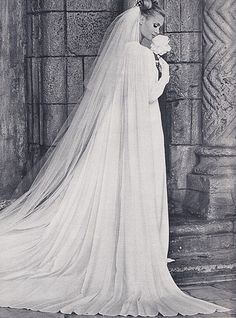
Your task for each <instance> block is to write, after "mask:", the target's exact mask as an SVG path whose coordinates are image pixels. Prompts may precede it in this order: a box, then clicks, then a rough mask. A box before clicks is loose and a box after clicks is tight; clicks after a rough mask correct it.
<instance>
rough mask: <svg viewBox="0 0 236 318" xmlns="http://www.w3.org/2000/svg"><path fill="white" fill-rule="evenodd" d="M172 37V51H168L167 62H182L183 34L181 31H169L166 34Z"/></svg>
mask: <svg viewBox="0 0 236 318" xmlns="http://www.w3.org/2000/svg"><path fill="white" fill-rule="evenodd" d="M166 35H168V36H169V38H170V42H169V43H170V46H171V51H170V52H168V53H167V55H166V60H167V62H180V59H181V55H180V54H181V42H180V39H181V34H180V33H168V34H166Z"/></svg>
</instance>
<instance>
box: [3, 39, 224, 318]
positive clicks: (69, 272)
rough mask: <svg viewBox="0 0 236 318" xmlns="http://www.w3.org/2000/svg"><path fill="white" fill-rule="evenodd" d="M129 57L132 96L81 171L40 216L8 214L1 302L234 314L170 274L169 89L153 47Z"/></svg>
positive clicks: (111, 114)
mask: <svg viewBox="0 0 236 318" xmlns="http://www.w3.org/2000/svg"><path fill="white" fill-rule="evenodd" d="M124 54H126V55H127V59H126V65H125V68H124V72H123V73H122V76H123V79H124V82H125V83H128V85H127V86H125V88H124V89H123V95H122V96H123V97H122V99H121V98H120V94H117V96H116V91H115V93H114V98H113V100H112V101H111V100H110V101H109V103H110V107H108V108H107V112H106V114H105V116H104V117H103V119H102V121H101V122H100V123H99V129H97V131H96V133H94V134H92V136H91V138H90V140H89V142H88V144H87V146H86V149H85V151H84V152H83V155H82V156H81V157H80V159H79V160H78V161H77V162H76V164H75V166H74V169H73V170H72V171H71V173H69V174H68V175H67V177H66V178H65V179H64V180H63V182H62V183H61V184H60V186H59V187H58V188H57V191H56V192H54V193H53V194H52V195H51V196H50V197H49V198H48V199H47V200H45V201H44V202H43V203H41V204H40V205H39V206H38V207H37V208H35V211H34V213H30V214H29V215H28V216H27V217H24V218H20V217H19V218H18V219H17V220H16V221H14V224H13V225H12V226H11V225H9V224H11V217H9V220H8V218H7V217H6V220H5V221H6V223H7V224H8V230H6V231H4V233H3V234H2V235H1V236H0V306H7V307H14V308H29V309H33V310H40V311H45V312H58V311H61V312H62V313H72V312H75V313H77V314H89V315H95V314H97V313H100V314H103V315H110V316H115V315H124V316H126V315H133V316H137V315H142V316H155V315H157V314H158V313H161V314H162V315H164V316H175V315H177V314H178V313H181V314H182V315H187V314H189V315H191V314H196V313H212V312H214V311H216V310H218V311H226V310H227V309H226V308H223V307H221V306H217V305H215V304H211V303H208V302H205V301H202V300H199V299H196V298H193V297H190V296H188V295H186V294H185V293H184V292H182V291H181V290H180V289H179V288H178V287H177V286H176V284H175V283H174V281H173V279H172V277H171V275H170V273H169V271H168V267H167V253H168V244H169V240H168V206H167V188H166V168H165V154H164V139H163V130H162V123H161V115H160V109H159V104H158V97H159V96H160V95H161V94H162V92H163V89H164V87H165V83H164V82H163V83H162V82H161V81H160V82H157V69H156V66H155V60H154V56H153V54H152V52H151V51H150V50H149V49H148V48H146V47H144V46H142V45H140V44H139V43H138V42H131V43H129V44H128V45H127V51H126V52H124ZM140 57H141V58H140ZM142 63H144V64H145V68H142ZM140 69H141V70H143V69H145V73H139V70H140ZM134 72H136V73H137V74H136V77H133V75H132V77H131V75H130V74H131V73H132V74H133V73H134ZM134 78H136V79H138V80H136V81H135V80H134ZM119 85H120V84H119V82H117V83H116V86H117V87H118V86H119ZM126 87H127V88H126ZM128 87H129V88H128ZM130 89H132V92H139V94H138V93H137V94H133V93H132V94H131V92H130ZM147 93H148V96H147ZM72 146H73V144H72ZM26 201H27V200H26ZM5 221H4V219H3V220H1V222H3V223H4V222H5ZM1 222H0V229H1Z"/></svg>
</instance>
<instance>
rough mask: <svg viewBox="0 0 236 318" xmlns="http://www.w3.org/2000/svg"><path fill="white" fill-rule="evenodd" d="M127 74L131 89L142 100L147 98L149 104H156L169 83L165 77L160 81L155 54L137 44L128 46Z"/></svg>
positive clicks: (131, 43) (132, 43) (133, 43)
mask: <svg viewBox="0 0 236 318" xmlns="http://www.w3.org/2000/svg"><path fill="white" fill-rule="evenodd" d="M125 74H126V75H127V81H126V83H130V85H129V87H133V92H135V94H136V95H138V96H139V97H141V96H140V94H142V98H144V97H145V96H146V98H147V102H148V103H153V102H155V101H156V100H157V99H158V98H159V97H160V96H161V95H162V93H163V91H164V88H165V86H166V84H167V83H168V81H169V77H168V78H167V77H165V76H162V77H161V78H160V79H159V80H158V70H157V67H156V61H155V58H154V54H153V53H152V51H151V50H150V49H148V48H147V47H144V46H142V45H141V44H139V43H137V42H130V43H129V44H128V45H127V51H126V65H125Z"/></svg>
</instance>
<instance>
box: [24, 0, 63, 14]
mask: <svg viewBox="0 0 236 318" xmlns="http://www.w3.org/2000/svg"><path fill="white" fill-rule="evenodd" d="M26 1H27V9H28V12H37V11H39V12H40V11H47V10H55V11H57V10H64V0H26Z"/></svg>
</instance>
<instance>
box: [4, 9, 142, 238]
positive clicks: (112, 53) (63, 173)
mask: <svg viewBox="0 0 236 318" xmlns="http://www.w3.org/2000/svg"><path fill="white" fill-rule="evenodd" d="M139 14H140V13H139V8H138V7H134V8H131V9H129V10H126V12H124V13H123V14H121V15H119V16H118V17H117V18H116V19H115V20H114V21H113V22H112V23H111V25H110V26H109V28H108V29H107V31H106V33H105V35H104V38H103V41H102V43H101V46H100V49H99V52H98V56H97V58H96V59H95V61H94V63H93V65H92V67H91V70H90V73H89V75H88V76H87V78H86V79H85V87H86V89H85V92H84V94H83V96H82V97H81V98H80V101H79V102H78V103H77V105H76V106H75V107H74V109H73V110H72V112H71V113H70V115H69V116H68V118H67V120H66V121H65V122H64V124H63V126H62V128H61V129H60V131H59V133H58V134H57V136H56V137H55V139H54V141H53V143H52V145H51V147H50V149H49V150H48V151H47V153H46V154H45V155H44V156H43V158H42V159H41V160H39V162H38V163H36V164H34V165H33V167H32V168H31V169H30V171H29V172H28V173H27V175H26V176H25V177H24V178H23V180H22V181H21V182H20V183H19V185H18V186H17V187H16V189H15V190H14V192H13V194H12V196H11V200H13V201H14V202H13V203H12V204H11V205H10V206H8V207H6V208H5V209H4V210H3V211H1V213H0V220H1V227H0V233H1V232H2V231H3V220H4V221H5V222H4V223H6V224H7V223H8V220H9V222H10V224H11V226H14V220H15V221H16V222H17V220H19V219H21V218H24V217H26V216H27V215H29V214H31V213H34V212H35V211H36V210H37V207H38V206H39V205H40V204H41V203H42V202H43V201H45V200H46V199H47V198H49V197H51V196H52V195H53V194H55V193H56V191H58V190H59V187H60V185H61V183H62V182H63V180H65V178H67V177H68V175H69V174H70V173H71V171H73V168H74V167H75V165H76V163H77V162H78V160H79V159H80V158H81V156H82V154H83V152H84V151H85V149H86V145H87V143H88V142H89V140H90V138H91V136H92V134H96V132H97V130H98V129H99V125H100V123H101V121H102V119H103V116H104V115H105V114H106V111H107V109H108V108H109V107H110V105H111V102H112V99H113V96H114V94H115V92H116V93H117V90H118V89H119V90H120V91H119V94H122V93H123V91H122V90H123V85H122V83H121V85H117V84H118V83H119V82H120V81H121V80H122V78H121V74H122V71H121V68H122V67H124V63H125V55H124V52H125V49H126V45H127V43H129V42H132V41H135V42H138V41H139V24H138V17H139ZM115 87H116V89H115ZM10 216H11V217H10Z"/></svg>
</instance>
